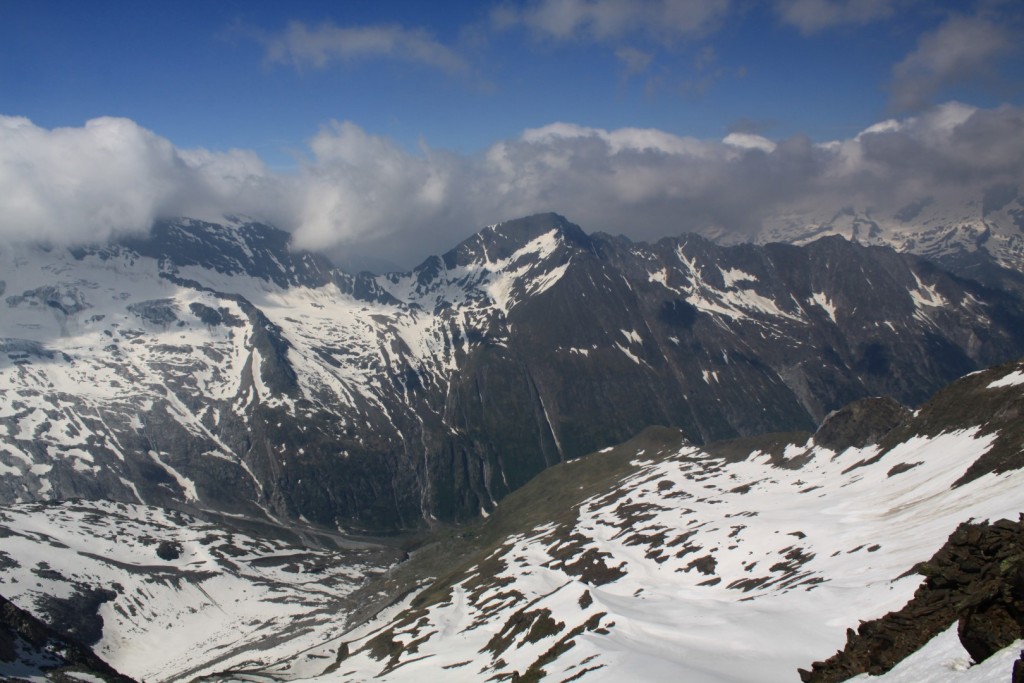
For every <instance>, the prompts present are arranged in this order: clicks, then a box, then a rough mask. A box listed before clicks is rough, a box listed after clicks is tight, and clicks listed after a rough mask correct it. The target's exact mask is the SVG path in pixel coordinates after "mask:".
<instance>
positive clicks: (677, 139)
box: [0, 103, 1024, 267]
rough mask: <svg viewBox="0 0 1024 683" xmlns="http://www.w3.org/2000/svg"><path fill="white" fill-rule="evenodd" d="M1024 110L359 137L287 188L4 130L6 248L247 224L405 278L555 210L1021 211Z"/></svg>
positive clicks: (338, 127) (711, 230)
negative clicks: (804, 131)
mask: <svg viewBox="0 0 1024 683" xmlns="http://www.w3.org/2000/svg"><path fill="white" fill-rule="evenodd" d="M1022 158H1024V108H1020V107H1012V106H1003V107H999V108H995V109H978V108H975V107H971V106H968V105H964V104H958V103H948V104H944V105H941V106H937V107H932V108H929V109H927V110H925V111H923V112H922V113H920V114H919V115H916V116H912V117H905V118H900V119H892V120H889V121H883V122H881V123H879V124H876V125H874V126H871V127H869V128H867V129H865V130H864V131H862V132H861V133H859V134H858V135H855V136H853V137H851V138H848V139H844V140H836V141H833V142H828V143H820V144H819V143H814V142H812V141H811V140H810V139H808V138H807V137H805V136H793V137H791V138H787V139H782V140H770V139H768V138H766V137H763V136H762V135H758V134H755V133H752V132H733V133H730V134H729V135H728V136H726V137H725V138H724V139H722V140H702V139H697V138H692V137H685V136H678V135H674V134H671V133H668V132H666V131H661V130H656V129H641V128H622V129H617V130H605V129H601V128H594V127H585V126H579V125H576V124H572V123H553V124H550V125H547V126H543V127H540V128H534V129H530V130H526V131H524V132H523V133H522V134H521V135H519V136H518V137H516V138H514V139H509V140H503V141H500V142H497V143H495V144H493V145H491V146H490V147H489V148H487V149H486V150H484V151H483V152H481V153H479V154H474V155H460V154H456V153H453V152H446V151H441V150H434V149H431V148H429V147H427V146H425V145H423V146H421V147H420V148H419V149H416V150H407V149H404V148H402V147H401V146H399V145H398V144H396V143H395V142H394V141H392V140H389V139H388V138H385V137H380V136H375V135H372V134H370V133H368V132H366V131H365V130H363V129H362V128H360V127H359V126H357V125H355V124H353V123H348V122H332V123H330V124H329V125H326V126H324V127H323V128H322V129H321V130H320V131H319V132H318V133H317V134H316V135H315V136H313V138H312V139H311V140H310V141H309V153H308V157H307V158H306V159H305V161H304V162H303V163H302V164H301V166H300V167H299V168H298V169H297V170H296V171H294V172H292V173H275V172H272V171H270V170H268V169H267V167H266V166H265V165H264V164H263V163H262V161H260V159H259V158H258V157H257V156H256V155H255V154H253V153H252V152H247V151H240V150H236V151H230V152H225V153H221V152H211V151H206V150H181V149H177V148H175V147H174V145H173V144H172V143H171V142H170V141H168V140H166V139H164V138H161V137H159V136H158V135H156V134H154V133H152V132H149V131H146V130H145V129H142V128H140V127H139V126H137V125H136V124H134V123H132V122H131V121H127V120H124V119H97V120H94V121H90V122H89V123H87V124H86V125H85V126H83V127H81V128H65V129H54V130H46V129H42V128H39V127H37V126H35V125H33V124H32V123H31V122H29V121H27V120H25V119H20V118H0V237H2V238H3V239H5V240H7V241H10V240H17V239H38V238H44V239H49V240H52V241H55V242H85V241H95V240H101V239H105V238H107V237H110V236H117V235H121V234H126V233H139V232H143V231H145V229H146V228H147V227H148V226H149V224H150V222H151V221H152V219H153V218H155V217H160V216H175V215H196V213H197V212H198V213H199V214H200V215H199V217H209V218H214V217H216V215H217V214H218V213H241V214H248V215H252V216H254V217H256V218H261V219H265V220H270V221H271V222H274V223H276V224H278V225H279V226H281V227H284V228H286V229H289V230H292V231H293V234H294V241H295V244H296V245H297V246H300V247H305V248H310V249H324V250H328V251H329V252H331V253H332V254H333V255H335V256H337V255H341V256H347V255H352V254H357V255H359V256H360V257H364V258H365V257H368V256H369V257H375V258H378V259H387V260H390V261H392V262H396V263H398V264H400V265H402V266H403V267H408V266H412V265H414V264H415V263H417V262H418V261H420V260H421V259H423V258H425V257H426V256H427V255H429V254H434V253H440V252H443V251H445V250H447V249H448V248H450V247H452V246H454V245H455V244H456V243H457V242H458V241H459V240H460V239H462V238H464V237H466V236H468V235H469V234H470V233H472V232H473V231H475V230H477V229H479V228H480V227H481V226H483V225H486V224H489V223H494V222H497V221H501V220H506V219H511V218H516V217H519V216H523V215H526V214H530V213H535V212H540V211H557V212H559V213H563V214H565V215H567V216H568V217H569V218H570V219H572V220H574V221H576V222H577V223H579V224H581V225H582V226H584V228H585V229H587V230H588V231H598V230H600V231H606V232H612V233H616V234H618V233H622V234H626V235H628V236H630V237H633V238H635V239H657V238H659V237H662V236H665V235H674V234H680V233H683V232H688V231H697V232H703V233H705V234H708V235H711V236H719V237H724V238H728V239H731V240H739V239H743V238H745V237H751V236H754V235H756V234H757V232H758V231H759V230H761V229H762V226H763V225H764V224H765V222H766V221H770V220H772V219H774V218H777V217H779V216H782V215H799V214H801V212H802V214H803V215H815V216H819V217H820V216H821V215H822V214H828V213H830V212H833V213H834V212H837V211H839V210H841V209H842V208H843V207H846V206H849V205H858V206H861V207H870V208H872V209H873V210H875V211H879V212H883V211H889V212H893V213H895V212H897V211H898V210H899V209H900V208H901V207H906V206H908V205H911V204H913V203H915V202H918V203H920V202H923V201H927V200H928V199H929V198H936V200H935V201H947V200H948V201H957V202H961V203H962V202H966V201H969V200H975V201H979V200H981V199H982V198H983V197H985V196H986V192H988V191H990V190H991V188H999V189H1000V192H1001V193H1002V194H1006V195H1007V196H1011V195H1015V193H1020V194H1021V195H1024V169H1022V167H1021V165H1020V159H1022Z"/></svg>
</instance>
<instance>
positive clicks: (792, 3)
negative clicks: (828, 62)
mask: <svg viewBox="0 0 1024 683" xmlns="http://www.w3.org/2000/svg"><path fill="white" fill-rule="evenodd" d="M900 4H903V3H901V2H898V1H897V0H776V3H775V11H776V12H777V13H778V15H779V17H780V18H781V19H782V20H783V21H784V22H786V23H787V24H791V25H793V26H795V27H796V28H798V29H799V30H800V31H801V32H802V33H804V34H805V35H806V34H811V33H816V32H818V31H822V30H824V29H828V28H833V27H835V26H840V25H846V24H853V25H864V24H868V23H871V22H872V21H877V20H879V19H886V18H888V17H891V16H892V15H893V14H894V13H895V11H896V8H897V6H898V5H900Z"/></svg>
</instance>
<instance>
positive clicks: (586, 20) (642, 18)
mask: <svg viewBox="0 0 1024 683" xmlns="http://www.w3.org/2000/svg"><path fill="white" fill-rule="evenodd" d="M731 4H732V3H731V0H537V1H536V2H532V3H529V4H527V5H526V6H524V7H521V8H520V7H516V6H511V5H504V6H502V7H501V8H499V10H497V11H496V12H495V13H494V15H493V18H494V24H495V25H496V26H497V27H498V28H508V27H510V26H514V25H523V26H526V27H527V28H529V29H530V30H532V31H534V32H535V33H537V34H538V35H545V36H549V37H552V38H556V39H560V40H565V39H589V40H599V41H603V40H611V39H617V38H621V37H622V36H625V35H628V34H631V33H642V34H646V35H651V36H655V37H658V38H661V39H668V40H671V39H676V38H686V37H692V36H695V35H700V34H703V33H704V32H706V31H708V30H710V29H712V28H714V27H715V26H716V25H717V24H718V23H719V22H720V21H721V20H722V19H723V18H724V17H725V15H726V14H727V12H728V11H729V9H730V7H731Z"/></svg>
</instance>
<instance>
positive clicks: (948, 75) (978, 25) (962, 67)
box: [889, 16, 1016, 111]
mask: <svg viewBox="0 0 1024 683" xmlns="http://www.w3.org/2000/svg"><path fill="white" fill-rule="evenodd" d="M1015 47H1016V41H1015V40H1014V39H1013V38H1012V37H1011V35H1010V32H1009V30H1008V28H1007V26H1006V25H1005V24H1002V23H998V22H997V21H996V20H995V19H993V18H989V17H986V16H975V17H965V16H953V17H950V18H949V19H948V20H946V21H945V22H943V23H942V24H941V25H940V26H939V27H938V28H936V29H935V30H934V31H930V32H928V33H925V34H924V35H922V36H921V37H920V39H919V40H918V42H917V47H916V48H915V50H914V51H913V52H911V53H910V54H909V55H907V56H906V57H905V58H904V59H903V60H902V61H900V62H899V63H898V64H896V65H895V66H894V67H893V70H892V82H891V83H890V86H889V88H890V93H891V104H892V107H893V109H894V110H896V111H912V110H916V109H920V108H921V107H922V106H924V105H926V104H928V103H929V102H930V101H931V99H932V97H933V96H934V95H935V94H936V93H938V92H939V91H940V90H941V89H943V88H945V87H949V86H955V85H960V84H963V83H969V82H972V81H976V80H978V79H981V78H986V77H990V76H991V75H992V73H993V69H994V68H995V66H996V64H997V63H998V61H999V60H1000V59H1001V58H1002V57H1004V56H1006V55H1007V54H1008V53H1009V52H1010V51H1011V50H1012V49H1014V48H1015Z"/></svg>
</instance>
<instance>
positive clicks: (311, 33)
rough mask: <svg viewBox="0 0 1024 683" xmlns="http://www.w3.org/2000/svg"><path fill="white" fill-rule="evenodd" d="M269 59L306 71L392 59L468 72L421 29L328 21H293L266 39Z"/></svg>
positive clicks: (455, 55) (459, 59)
mask: <svg viewBox="0 0 1024 683" xmlns="http://www.w3.org/2000/svg"><path fill="white" fill-rule="evenodd" d="M264 43H265V44H266V49H267V59H268V60H270V61H271V62H282V63H287V64H291V65H293V66H295V67H296V68H303V67H307V66H313V67H316V68H322V67H325V66H327V65H328V64H330V63H331V62H334V61H340V62H349V61H356V60H360V59H370V58H392V59H401V60H404V61H409V62H414V63H417V64H423V65H425V66H428V67H432V68H435V69H440V70H441V71H444V72H447V73H464V72H466V71H468V65H467V64H466V61H465V60H464V59H463V58H462V57H461V56H460V55H459V54H458V53H456V52H455V51H454V50H452V49H451V48H449V47H447V46H446V45H444V44H442V43H440V42H438V41H437V40H436V39H435V38H434V37H433V36H432V35H431V34H430V33H428V32H427V31H424V30H422V29H415V28H405V27H402V26H397V25H385V26H336V25H335V24H333V23H331V22H329V21H326V22H323V23H321V24H319V25H317V26H314V27H310V26H307V25H306V24H305V23H303V22H301V21H292V22H290V23H289V24H288V26H287V28H286V29H285V30H284V31H283V32H282V33H280V34H277V35H273V36H270V37H266V38H265V39H264Z"/></svg>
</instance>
